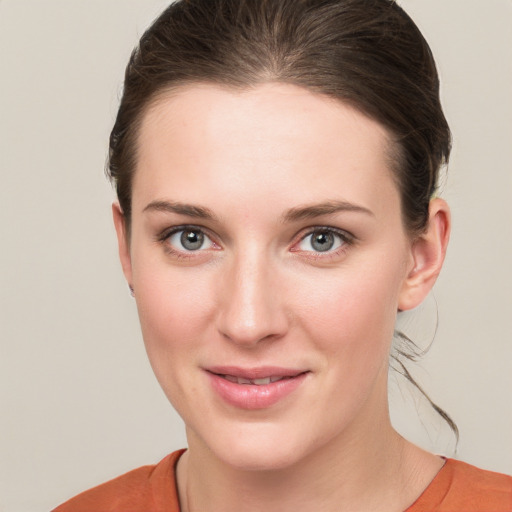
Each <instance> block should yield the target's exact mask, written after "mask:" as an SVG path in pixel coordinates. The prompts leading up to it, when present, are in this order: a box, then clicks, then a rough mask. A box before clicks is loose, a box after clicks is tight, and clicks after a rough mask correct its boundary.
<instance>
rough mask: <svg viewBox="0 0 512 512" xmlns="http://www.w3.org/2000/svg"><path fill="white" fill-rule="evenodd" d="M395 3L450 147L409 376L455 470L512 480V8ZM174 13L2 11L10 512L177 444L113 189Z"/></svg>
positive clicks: (48, 501) (32, 7) (132, 1)
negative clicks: (151, 27) (440, 261)
mask: <svg viewBox="0 0 512 512" xmlns="http://www.w3.org/2000/svg"><path fill="white" fill-rule="evenodd" d="M401 3H402V5H403V6H404V7H405V8H406V10H407V11H408V12H409V13H410V14H411V16H412V17H413V19H415V21H416V22H417V23H418V25H419V26H420V28H421V29H422V31H423V32H424V34H425V36H426V38H427V40H428V41H429V42H430V44H431V46H432V49H433V51H434V54H435V56H436V59H437V62H438V66H439V69H440V72H441V78H442V84H443V85H442V97H443V104H444V106H445V110H446V115H447V117H448V120H449V122H450V125H451V128H452V130H453V133H454V151H453V157H452V162H451V165H450V169H449V177H448V181H447V184H446V186H445V187H444V191H443V195H444V197H445V198H447V199H448V201H449V203H450V204H451V207H452V212H453V224H454V227H453V235H452V241H451V247H450V250H449V253H448V257H447V260H446V264H445V269H444V271H443V273H442V275H441V278H440V280H439V282H438V284H437V285H436V289H435V293H434V295H433V297H431V298H430V299H429V301H428V303H427V305H426V306H425V307H424V308H421V310H420V311H418V312H415V313H413V314H412V315H409V316H408V317H407V318H405V319H404V320H403V321H404V323H405V326H406V328H408V329H411V330H412V331H413V334H414V333H415V336H416V337H417V338H419V341H420V342H428V341H429V339H430V337H431V336H432V335H433V326H435V323H436V301H437V311H438V313H439V327H438V332H437V335H436V338H435V341H434V344H433V346H432V349H431V351H430V353H429V355H428V356H426V357H425V359H424V361H423V362H422V363H421V364H420V365H419V366H418V367H416V368H415V369H414V371H415V374H416V375H417V376H418V378H419V379H420V381H421V382H422V383H423V385H424V386H425V387H426V389H427V390H428V391H429V392H430V394H431V396H432V398H434V399H435V400H436V401H437V402H438V403H439V405H441V406H442V407H444V408H445V409H446V410H447V411H448V412H449V413H450V414H451V415H452V416H453V418H454V419H455V420H456V422H457V424H458V426H459V428H460V430H461V439H460V443H459V446H458V452H457V457H459V458H461V459H463V460H466V461H469V462H471V463H473V464H476V465H479V466H482V467H485V468H489V469H494V470H496V471H502V472H508V473H512V435H511V432H512V404H511V402H512V401H511V394H512V299H511V297H512V232H511V225H512V222H511V221H512V172H511V162H512V122H511V121H512V94H511V85H512V30H511V29H512V2H511V1H510V0H486V1H485V2H482V1H481V0H478V1H477V0H404V1H403V2H401ZM165 4H166V2H163V1H161V0H159V1H157V0H88V1H85V0H47V1H45V2H41V1H39V0H0V222H1V231H0V234H1V237H0V279H1V281H0V315H1V318H0V343H1V352H0V380H1V381H0V385H1V388H0V389H1V391H0V400H1V415H0V435H1V436H0V511H1V512H3V511H9V512H34V511H38V510H48V509H50V508H51V507H53V506H55V505H57V504H58V503H60V502H62V501H63V500H65V499H67V498H69V497H71V496H72V495H74V494H76V493H78V492H79V491H82V490H84V489H86V488H88V487H91V486H93V485H96V484H98V483H100V482H102V481H105V480H107V479H109V478H112V477H114V476H117V475H118V474H120V473H123V472H125V471H127V470H129V469H132V468H134V467H137V466H140V465H143V464H150V463H155V462H157V461H158V460H160V459H161V458H162V457H163V456H165V455H166V454H167V453H168V452H170V451H172V450H174V449H176V448H179V447H182V446H184V445H185V437H184V433H183V427H182V425H181V420H180V419H179V418H178V417H177V415H176V413H174V411H173V410H172V409H171V407H170V405H169V404H168V403H167V401H166V399H165V397H164V395H163V393H162V391H161V390H160V389H159V387H158V384H157V383H156V380H155V378H154V377H153V374H152V371H151V369H150V366H149V363H148V362H147V360H146V355H145V352H144V348H143V344H142V340H141V336H140V332H139V327H138V321H137V318H136V310H135V304H134V302H133V300H132V299H131V297H130V295H129V292H128V288H127V286H126V284H125V282H124V279H123V277H122V274H121V270H120V267H119V265H118V262H117V254H116V244H115V239H114V230H113V227H112V223H111V214H110V203H111V201H112V198H113V194H112V191H111V189H110V186H109V184H108V183H107V182H106V180H105V178H104V176H103V168H104V161H105V154H106V147H107V139H108V134H109V131H110V128H111V125H112V122H113V118H114V116H115V112H116V108H117V103H118V96H119V91H120V87H121V81H122V76H123V71H124V66H125V64H126V62H127V59H128V56H129V53H130V51H131V48H132V47H133V46H134V44H135V43H136V41H137V39H138V37H139V36H140V35H141V34H142V31H143V29H144V28H145V27H146V26H147V25H148V23H149V22H150V21H151V20H152V19H153V18H154V17H155V16H156V15H157V13H158V12H159V11H160V10H161V8H162V7H163V6H164V5H165ZM411 317H412V318H411ZM393 382H394V379H393ZM407 389H408V388H407V386H404V385H403V384H399V385H396V384H393V385H392V389H391V399H392V411H393V419H394V421H395V423H396V425H397V427H398V428H399V430H400V431H402V432H404V434H406V435H407V436H408V437H409V438H411V439H412V440H413V441H416V442H418V443H420V444H422V445H424V446H426V447H427V448H429V449H431V450H433V451H436V452H438V453H447V454H448V455H450V454H451V453H452V452H451V451H450V450H452V449H453V438H451V437H450V434H449V432H448V430H447V428H446V427H444V426H443V425H442V422H439V421H438V420H436V418H435V415H433V414H432V413H431V412H430V411H429V409H428V407H427V406H426V405H425V403H424V401H423V402H422V401H420V400H419V399H418V397H417V395H415V394H410V393H409V391H408V390H407ZM416 406H417V407H418V409H419V416H418V413H417V412H416V409H415V407H416ZM418 418H420V419H418ZM422 423H425V424H426V426H427V428H428V430H425V429H424V427H423V425H422Z"/></svg>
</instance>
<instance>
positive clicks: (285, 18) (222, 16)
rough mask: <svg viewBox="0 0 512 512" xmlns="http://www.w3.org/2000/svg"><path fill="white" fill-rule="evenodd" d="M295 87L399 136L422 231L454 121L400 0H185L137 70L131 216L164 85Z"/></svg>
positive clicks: (133, 72)
mask: <svg viewBox="0 0 512 512" xmlns="http://www.w3.org/2000/svg"><path fill="white" fill-rule="evenodd" d="M269 81H276V82H284V83H288V84H295V85H299V86H302V87H305V88H307V89H310V90H312V91H315V92H319V93H322V94H325V95H328V96H331V97H334V98H337V99H339V100H341V101H344V102H346V103H349V104H351V105H352V106H354V107H355V108H357V109H358V110H360V111H362V112H364V113H365V114H367V115H368V116H370V117H371V118H373V119H375V120H377V121H379V122H380V123H382V124H383V125H384V126H385V127H386V128H388V130H389V131H390V133H391V135H392V137H393V139H394V140H395V141H396V144H395V149H396V151H395V152H394V153H395V155H394V159H393V160H394V165H393V168H394V172H395V177H396V181H397V184H398V186H399V189H400V192H401V200H402V212H403V218H404V223H405V226H406V227H407V228H408V229H409V230H410V231H411V232H413V233H414V232H418V231H421V230H422V229H423V228H424V227H425V225H426V223H427V220H428V205H429V201H430V199H431V197H432V194H433V193H434V192H435V190H436V187H437V182H438V174H439V169H440V167H441V166H442V164H444V163H446V162H447V161H448V157H449V153H450V146H451V144H450V140H451V138H450V130H449V128H448V124H447V122H446V119H445V117H444V114H443V111H442V109H441V104H440V101H439V79H438V75H437V71H436V66H435V63H434V59H433V57H432V53H431V51H430V48H429V46H428V44H427V42H426V41H425V39H424V38H423V36H422V35H421V33H420V31H419V30H418V28H417V27H416V25H415V24H414V22H413V21H412V20H411V19H410V18H409V16H408V15H407V14H406V13H405V12H404V11H403V10H402V9H401V8H400V7H399V6H398V5H397V4H396V3H395V2H394V1H391V0H179V1H177V2H175V3H173V4H171V5H170V6H169V7H168V8H167V9H166V10H165V11H164V12H163V13H162V14H161V15H160V16H159V17H158V19H157V20H156V21H155V22H154V23H153V24H152V25H151V27H150V28H149V29H148V30H147V31H146V32H145V33H144V35H143V36H142V38H141V40H140V44H139V46H138V47H137V48H135V50H134V51H133V53H132V55H131V58H130V61H129V63H128V66H127V68H126V74H125V81H124V91H123V96H122V99H121V104H120V106H119V111H118V114H117V119H116V122H115V125H114V128H113V130H112V133H111V136H110V152H109V161H108V174H109V176H110V178H111V179H112V181H113V182H114V184H115V186H116V190H117V195H118V199H119V202H120V204H121V208H122V210H123V212H124V214H125V216H126V220H127V222H129V221H130V214H131V185H132V180H133V174H134V172H135V167H136V161H137V132H138V127H139V125H140V121H141V118H142V116H143V114H144V112H145V111H146V109H147V107H148V105H149V104H150V103H151V102H152V100H154V99H155V97H156V96H157V95H158V93H161V92H162V91H164V90H166V89H169V88H173V87H177V86H181V85H184V84H187V83H197V82H209V83H215V84H221V85H226V86H230V87H242V88H243V87H251V86H254V85H256V84H258V83H262V82H269Z"/></svg>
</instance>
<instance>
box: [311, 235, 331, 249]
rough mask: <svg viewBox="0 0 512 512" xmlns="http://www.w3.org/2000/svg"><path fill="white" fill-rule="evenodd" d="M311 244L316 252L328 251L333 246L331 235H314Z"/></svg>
mask: <svg viewBox="0 0 512 512" xmlns="http://www.w3.org/2000/svg"><path fill="white" fill-rule="evenodd" d="M311 244H312V246H313V248H314V249H315V250H316V251H320V252H323V251H328V250H329V249H332V247H333V245H334V236H333V235H332V233H326V232H321V233H318V234H316V235H314V237H313V240H312V242H311Z"/></svg>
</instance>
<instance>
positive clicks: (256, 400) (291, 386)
mask: <svg viewBox="0 0 512 512" xmlns="http://www.w3.org/2000/svg"><path fill="white" fill-rule="evenodd" d="M205 370H206V373H207V375H208V377H209V379H210V383H211V385H212V388H213V390H214V391H215V392H216V393H217V394H218V395H219V396H220V397H221V398H222V399H223V400H224V401H225V402H227V403H228V404H230V405H232V406H234V407H238V408H241V409H247V410H256V409H265V408H267V407H271V406H272V405H274V404H276V403H278V402H279V401H280V400H282V399H283V398H285V397H286V396H288V395H290V394H291V393H292V392H293V391H295V389H297V388H298V387H299V386H300V385H301V384H302V382H303V381H304V380H305V378H306V376H307V374H308V373H309V372H307V371H304V370H296V369H291V368H281V367H275V366H265V367H257V368H240V367H234V366H216V367H209V368H206V369H205ZM224 375H231V376H232V377H237V378H243V379H250V380H254V379H263V378H265V377H276V376H279V377H285V378H284V379H282V380H278V381H276V382H270V383H269V384H261V385H257V384H239V383H238V382H231V381H230V380H227V379H225V378H224Z"/></svg>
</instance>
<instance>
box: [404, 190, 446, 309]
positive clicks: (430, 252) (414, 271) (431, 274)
mask: <svg viewBox="0 0 512 512" xmlns="http://www.w3.org/2000/svg"><path fill="white" fill-rule="evenodd" d="M450 226H451V221H450V209H449V207H448V204H447V203H446V201H444V200H443V199H433V200H432V201H430V206H429V222H428V227H427V230H426V231H425V232H424V233H422V234H421V235H419V236H418V238H417V239H416V240H414V242H413V243H412V246H411V255H412V265H411V268H410V270H409V273H408V275H407V276H406V279H405V281H404V283H403V286H402V290H401V292H400V297H399V303H398V309H399V310H402V311H405V310H408V309H413V308H415V307H416V306H419V305H420V304H421V302H423V300H424V299H425V297H426V296H427V295H428V293H429V292H430V290H431V289H432V287H433V286H434V284H435V282H436V279H437V276H438V275H439V273H440V272H441V268H442V266H443V262H444V258H445V255H446V249H447V247H448V240H449V238H450Z"/></svg>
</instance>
